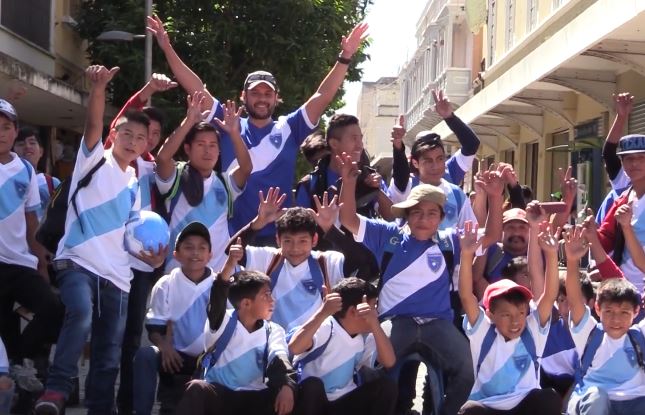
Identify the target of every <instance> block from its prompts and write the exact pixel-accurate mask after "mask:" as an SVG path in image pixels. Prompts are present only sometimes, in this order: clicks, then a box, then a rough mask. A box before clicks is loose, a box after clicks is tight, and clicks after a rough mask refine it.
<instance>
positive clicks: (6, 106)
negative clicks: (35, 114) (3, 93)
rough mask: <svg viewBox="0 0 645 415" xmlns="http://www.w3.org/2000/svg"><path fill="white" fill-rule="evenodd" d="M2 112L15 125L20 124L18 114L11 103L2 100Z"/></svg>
mask: <svg viewBox="0 0 645 415" xmlns="http://www.w3.org/2000/svg"><path fill="white" fill-rule="evenodd" d="M0 112H1V113H2V114H3V115H5V116H6V117H7V118H9V119H10V120H11V121H12V122H13V123H14V124H17V123H18V113H17V112H16V109H15V108H14V107H13V105H11V104H10V103H9V101H7V100H4V99H0Z"/></svg>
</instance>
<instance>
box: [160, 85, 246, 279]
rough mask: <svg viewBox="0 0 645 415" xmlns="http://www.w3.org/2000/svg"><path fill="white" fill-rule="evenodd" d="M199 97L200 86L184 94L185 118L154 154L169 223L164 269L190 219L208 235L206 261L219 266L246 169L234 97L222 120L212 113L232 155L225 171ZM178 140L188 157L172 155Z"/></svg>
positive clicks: (172, 264)
mask: <svg viewBox="0 0 645 415" xmlns="http://www.w3.org/2000/svg"><path fill="white" fill-rule="evenodd" d="M203 100H204V94H203V93H202V92H195V93H194V94H193V96H192V97H189V99H188V110H187V111H186V118H185V119H184V120H183V121H182V123H181V125H180V126H179V127H177V129H176V130H175V131H174V132H173V133H172V134H171V135H170V137H168V139H167V140H166V142H165V143H164V144H163V146H162V147H161V149H160V150H159V153H158V154H157V159H156V162H157V171H156V182H157V188H158V189H159V191H160V192H161V194H163V195H165V197H166V200H165V208H166V210H167V218H166V219H167V220H168V225H169V227H170V244H171V246H170V251H169V255H168V258H167V260H166V265H165V269H166V272H170V270H172V269H173V268H176V267H177V266H178V263H177V261H176V260H175V259H174V258H173V256H172V254H171V252H173V251H174V246H173V245H172V244H173V243H174V241H175V240H176V238H177V235H178V234H179V232H180V231H181V230H182V229H183V228H184V227H185V226H186V225H187V224H189V223H190V222H200V223H203V224H204V225H205V226H206V228H208V231H209V232H210V235H211V245H212V247H213V250H212V252H213V257H212V258H211V260H210V261H209V263H208V266H209V267H210V268H212V269H215V270H220V269H222V267H223V265H224V262H225V261H226V255H225V253H224V249H225V248H226V244H227V243H228V241H229V239H230V234H229V230H228V220H229V217H230V216H231V214H232V205H233V201H234V200H235V199H236V198H237V197H238V196H239V195H240V194H241V193H242V191H243V190H244V187H245V186H246V180H247V179H248V177H249V175H250V174H251V169H252V165H251V157H250V156H249V151H248V149H247V148H246V145H244V142H243V141H242V136H241V135H240V111H241V109H237V108H236V106H235V103H233V102H231V101H229V102H228V103H227V105H226V111H225V114H224V121H220V120H219V119H217V122H218V125H219V127H220V129H221V130H222V131H226V132H227V137H228V138H227V139H229V140H230V141H231V143H230V144H231V145H232V146H233V148H234V150H235V156H236V160H235V161H234V162H233V164H234V166H232V167H231V168H230V169H229V170H228V171H227V172H222V173H220V171H221V168H220V167H219V166H220V165H221V162H220V148H221V146H222V143H221V142H220V140H221V139H222V137H221V134H220V132H219V130H218V129H217V128H216V127H214V126H213V125H211V124H208V123H205V122H202V114H201V112H200V110H199V108H200V104H201V103H202V101H203ZM182 145H183V150H184V152H185V153H186V155H187V156H188V162H187V163H175V160H173V157H174V155H175V153H177V151H178V150H179V148H180V147H182Z"/></svg>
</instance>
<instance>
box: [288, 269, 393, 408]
mask: <svg viewBox="0 0 645 415" xmlns="http://www.w3.org/2000/svg"><path fill="white" fill-rule="evenodd" d="M325 292H327V290H325ZM377 296H378V291H377V289H376V288H375V287H374V286H373V285H371V284H370V283H368V282H365V281H363V280H361V279H358V278H356V277H350V278H346V279H344V280H342V281H340V282H339V283H338V284H336V285H335V286H334V288H333V289H332V291H331V293H329V294H327V295H326V296H325V301H324V302H323V304H322V305H321V306H320V307H319V308H318V311H316V313H315V314H314V315H312V316H311V318H310V319H309V320H308V321H307V322H306V323H305V324H304V325H303V326H302V327H301V328H300V329H298V331H297V332H296V333H295V334H294V336H293V337H292V338H291V341H290V342H289V351H290V352H291V353H292V354H293V355H295V356H294V359H293V362H294V366H295V367H297V368H298V370H299V375H300V379H299V382H300V385H299V387H298V402H297V405H296V409H295V411H294V413H295V414H296V415H318V414H319V415H324V414H347V415H351V414H369V415H377V414H379V415H380V414H383V415H388V414H393V413H394V406H395V404H396V384H395V383H394V382H393V381H392V380H391V379H389V378H386V377H379V378H377V379H375V380H371V381H368V382H366V383H362V384H357V383H356V381H355V375H356V374H358V371H359V370H360V369H361V368H362V367H366V368H368V369H369V368H373V367H374V364H375V361H377V360H378V362H379V363H380V364H381V365H383V367H384V368H386V369H389V368H391V367H392V366H394V363H395V362H396V357H395V355H394V350H393V349H392V344H391V343H390V340H389V339H388V338H387V335H386V334H385V332H383V329H382V328H381V326H380V323H379V320H378V313H377V312H376V298H377Z"/></svg>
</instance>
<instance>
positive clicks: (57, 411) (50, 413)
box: [34, 390, 65, 415]
mask: <svg viewBox="0 0 645 415" xmlns="http://www.w3.org/2000/svg"><path fill="white" fill-rule="evenodd" d="M64 407H65V396H64V395H63V394H62V393H60V392H56V391H52V390H46V391H45V393H44V394H43V396H41V397H40V399H38V400H37V401H36V405H35V406H34V413H35V414H36V415H62V414H63V408H64Z"/></svg>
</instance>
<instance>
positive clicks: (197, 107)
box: [186, 91, 205, 125]
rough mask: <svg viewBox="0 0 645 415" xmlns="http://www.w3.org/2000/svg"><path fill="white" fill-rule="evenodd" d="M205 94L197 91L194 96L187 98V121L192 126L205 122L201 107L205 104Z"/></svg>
mask: <svg viewBox="0 0 645 415" xmlns="http://www.w3.org/2000/svg"><path fill="white" fill-rule="evenodd" d="M204 99H205V97H204V93H203V92H202V91H195V92H194V93H193V94H192V95H188V96H187V97H186V103H187V108H186V121H187V122H188V123H190V124H191V125H194V124H197V123H199V122H201V121H202V120H203V116H202V111H201V105H202V103H203V102H204Z"/></svg>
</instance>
